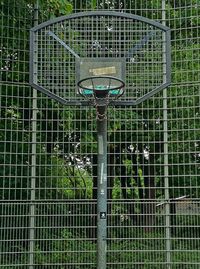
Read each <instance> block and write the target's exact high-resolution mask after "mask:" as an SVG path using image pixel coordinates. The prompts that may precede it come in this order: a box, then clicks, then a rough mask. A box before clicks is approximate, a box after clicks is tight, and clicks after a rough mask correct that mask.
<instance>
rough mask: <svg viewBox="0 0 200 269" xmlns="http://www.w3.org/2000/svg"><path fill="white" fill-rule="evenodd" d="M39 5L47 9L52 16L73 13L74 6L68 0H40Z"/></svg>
mask: <svg viewBox="0 0 200 269" xmlns="http://www.w3.org/2000/svg"><path fill="white" fill-rule="evenodd" d="M39 6H40V8H41V9H42V10H46V11H47V13H49V15H50V17H51V18H54V17H58V16H61V15H67V14H70V13H72V10H73V6H72V4H71V3H70V1H67V0H45V1H44V0H39Z"/></svg>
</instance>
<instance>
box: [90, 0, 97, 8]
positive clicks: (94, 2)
mask: <svg viewBox="0 0 200 269" xmlns="http://www.w3.org/2000/svg"><path fill="white" fill-rule="evenodd" d="M91 8H92V9H96V8H97V0H91Z"/></svg>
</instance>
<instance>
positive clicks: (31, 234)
mask: <svg viewBox="0 0 200 269" xmlns="http://www.w3.org/2000/svg"><path fill="white" fill-rule="evenodd" d="M37 24H38V0H37V1H36V4H35V6H34V26H36V25H37ZM36 72H37V69H36V65H35V66H34V74H36ZM34 80H35V81H36V76H35V75H34ZM32 100H33V104H32V130H31V131H32V142H31V144H32V148H31V182H30V185H31V186H30V187H31V192H30V226H29V269H33V268H35V266H34V251H35V179H36V154H37V152H36V145H37V137H36V132H37V90H35V89H33V96H32Z"/></svg>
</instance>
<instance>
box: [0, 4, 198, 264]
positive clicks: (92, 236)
mask: <svg viewBox="0 0 200 269" xmlns="http://www.w3.org/2000/svg"><path fill="white" fill-rule="evenodd" d="M33 2H34V1H29V0H20V1H19V0H2V1H1V2H0V6H1V9H0V14H1V16H0V23H1V28H0V33H1V37H0V40H1V41H0V44H1V47H0V70H1V71H0V74H1V78H0V80H1V84H0V102H1V103H0V106H1V110H0V129H1V130H0V151H1V154H0V166H1V169H0V268H2V269H7V268H9V269H14V268H20V269H53V268H54V269H55V268H57V269H63V268H65V269H83V268H85V269H86V268H87V269H95V268H96V199H97V155H96V152H97V143H96V115H95V113H96V112H95V109H94V108H92V107H63V106H61V105H59V104H58V103H56V102H55V101H52V100H50V99H48V98H47V97H45V96H44V95H43V94H41V93H38V92H37V91H36V90H34V89H32V88H31V87H30V86H29V30H30V28H32V27H33V26H34V25H37V24H39V23H41V22H44V21H46V20H48V19H49V18H50V17H53V16H54V17H55V16H61V15H64V14H66V13H75V12H80V11H90V10H114V11H119V12H127V13H132V14H136V15H140V16H144V17H147V18H149V19H153V20H156V21H158V22H160V23H163V24H164V25H166V26H169V27H170V28H171V31H172V32H171V39H172V40H171V50H172V84H171V87H169V88H168V89H167V90H164V91H162V92H160V93H159V94H157V95H155V96H154V97H152V98H151V99H150V100H148V101H145V102H144V103H142V104H140V105H139V106H137V107H132V108H120V107H109V109H108V140H109V143H108V228H107V231H108V238H107V268H109V269H133V268H134V269H135V268H137V269H199V268H200V199H199V198H200V197H199V196H200V180H199V169H200V120H199V117H200V108H199V107H200V91H199V89H200V86H199V85H200V75H199V74H200V44H199V41H200V40H199V29H200V3H199V1H198V0H187V1H186V0H185V1H183V0H176V1H175V0H174V1H173V0H154V1H148V0H143V1H139V0H138V1H125V0H121V1H117V0H110V1H107V0H102V1H100V0H96V1H84V0H77V1H76V0H74V1H66V3H65V5H64V6H62V3H63V1H57V2H58V3H59V4H57V5H56V4H54V3H56V1H55V2H53V1H46V3H43V1H39V3H36V2H35V3H33ZM70 90H71V91H74V88H72V89H70Z"/></svg>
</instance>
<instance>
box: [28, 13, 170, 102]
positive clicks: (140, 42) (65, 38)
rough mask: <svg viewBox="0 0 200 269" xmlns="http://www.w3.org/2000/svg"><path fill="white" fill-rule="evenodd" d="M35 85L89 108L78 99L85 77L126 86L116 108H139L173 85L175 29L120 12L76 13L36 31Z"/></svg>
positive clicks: (32, 61) (33, 34) (32, 73)
mask: <svg viewBox="0 0 200 269" xmlns="http://www.w3.org/2000/svg"><path fill="white" fill-rule="evenodd" d="M30 44H31V47H30V51H31V59H30V83H31V85H32V86H33V87H35V88H36V89H38V90H40V91H41V92H43V93H45V94H47V95H48V96H50V97H51V98H54V99H56V100H57V101H59V102H61V103H63V104H69V105H79V104H81V105H84V104H87V102H86V101H84V99H83V97H82V96H80V95H78V94H77V81H78V80H79V79H82V78H84V76H88V75H89V76H96V75H100V76H104V75H111V76H115V77H118V78H121V79H122V80H123V81H124V82H125V85H126V86H125V93H124V95H123V96H122V98H121V99H120V100H118V101H116V102H114V103H113V105H136V104H138V103H140V102H142V101H144V100H145V99H147V98H149V97H150V96H152V95H154V94H155V93H157V92H158V91H160V90H162V89H163V88H165V87H167V86H168V85H169V84H170V29H169V28H168V27H165V26H163V25H162V24H160V23H158V22H155V21H152V20H149V19H147V18H144V17H140V16H136V15H132V14H126V13H119V12H114V11H95V12H84V13H76V14H73V15H69V16H64V17H60V18H56V19H53V20H50V21H47V22H45V23H43V24H41V25H39V26H36V27H34V28H32V29H31V39H30Z"/></svg>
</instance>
